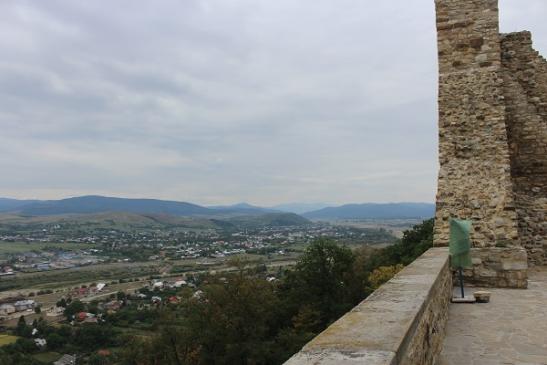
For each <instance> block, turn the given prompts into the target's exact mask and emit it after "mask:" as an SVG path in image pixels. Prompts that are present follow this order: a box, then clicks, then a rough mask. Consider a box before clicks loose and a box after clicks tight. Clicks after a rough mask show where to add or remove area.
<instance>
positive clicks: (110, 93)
mask: <svg viewBox="0 0 547 365" xmlns="http://www.w3.org/2000/svg"><path fill="white" fill-rule="evenodd" d="M500 8H501V14H502V23H501V27H502V31H516V30H522V29H528V30H531V31H533V33H534V39H535V46H536V49H538V50H540V51H541V52H542V53H543V54H547V22H545V16H546V15H547V1H545V0H526V1H523V0H500ZM436 82H437V60H436V35H435V21H434V2H433V0H412V1H409V0H391V1H372V0H154V1H144V0H139V1H136V0H118V1H111V0H100V1H99V0H94V1H73V0H64V1H63V0H34V1H24V0H1V1H0V196H4V197H18V198H61V197H67V196H75V195H83V194H102V195H111V196H126V197H151V198H165V199H174V200H183V201H191V202H196V203H201V204H227V203H235V202H240V201H247V202H251V203H255V204H262V205H273V204H277V203H286V202H295V201H296V202H327V203H333V204H341V203H348V202H389V201H426V202H433V200H434V195H435V189H436V174H437V166H438V165H437V121H436V120H437V114H436V113H437V112H436V89H437V85H436Z"/></svg>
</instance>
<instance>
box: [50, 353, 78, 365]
mask: <svg viewBox="0 0 547 365" xmlns="http://www.w3.org/2000/svg"><path fill="white" fill-rule="evenodd" d="M53 365H76V356H72V355H63V356H62V357H61V358H60V359H59V360H57V361H55V362H54V363H53Z"/></svg>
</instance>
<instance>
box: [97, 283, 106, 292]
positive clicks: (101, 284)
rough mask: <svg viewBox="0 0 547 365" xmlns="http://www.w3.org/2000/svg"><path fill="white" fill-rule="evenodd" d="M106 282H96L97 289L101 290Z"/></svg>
mask: <svg viewBox="0 0 547 365" xmlns="http://www.w3.org/2000/svg"><path fill="white" fill-rule="evenodd" d="M105 286H106V284H105V283H99V284H97V291H101V290H103V289H104V288H105Z"/></svg>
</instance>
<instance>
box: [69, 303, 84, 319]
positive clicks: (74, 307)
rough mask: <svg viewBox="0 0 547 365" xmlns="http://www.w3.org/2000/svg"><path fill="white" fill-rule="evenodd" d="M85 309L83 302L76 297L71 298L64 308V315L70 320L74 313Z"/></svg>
mask: <svg viewBox="0 0 547 365" xmlns="http://www.w3.org/2000/svg"><path fill="white" fill-rule="evenodd" d="M84 309H85V306H84V303H82V302H80V301H79V300H78V299H76V300H73V301H72V302H71V303H70V304H69V305H68V306H67V307H66V308H65V312H64V314H65V316H66V318H67V319H68V320H70V319H71V318H72V317H73V316H74V315H75V314H76V313H79V312H82V311H83V310H84Z"/></svg>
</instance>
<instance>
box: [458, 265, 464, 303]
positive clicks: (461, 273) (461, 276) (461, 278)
mask: <svg viewBox="0 0 547 365" xmlns="http://www.w3.org/2000/svg"><path fill="white" fill-rule="evenodd" d="M458 272H459V275H460V288H461V290H462V298H465V294H464V292H463V270H462V268H461V266H460V268H459V269H458Z"/></svg>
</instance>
